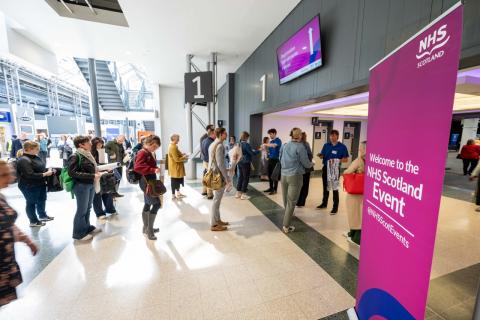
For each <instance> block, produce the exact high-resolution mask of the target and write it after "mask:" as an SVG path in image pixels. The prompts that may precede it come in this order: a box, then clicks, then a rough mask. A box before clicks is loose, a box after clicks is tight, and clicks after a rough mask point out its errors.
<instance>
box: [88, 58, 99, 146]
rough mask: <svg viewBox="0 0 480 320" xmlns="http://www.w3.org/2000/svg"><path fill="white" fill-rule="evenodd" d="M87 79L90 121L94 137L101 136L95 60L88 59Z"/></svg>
mask: <svg viewBox="0 0 480 320" xmlns="http://www.w3.org/2000/svg"><path fill="white" fill-rule="evenodd" d="M88 77H89V79H90V97H91V99H90V100H91V102H92V120H93V128H94V129H95V135H96V136H97V137H101V136H102V127H101V126H100V109H99V105H98V91H97V73H96V70H95V59H92V58H89V59H88Z"/></svg>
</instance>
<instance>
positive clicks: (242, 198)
mask: <svg viewBox="0 0 480 320" xmlns="http://www.w3.org/2000/svg"><path fill="white" fill-rule="evenodd" d="M240 199H241V200H248V199H250V196H247V195H246V194H245V193H244V194H242V196H241V197H240Z"/></svg>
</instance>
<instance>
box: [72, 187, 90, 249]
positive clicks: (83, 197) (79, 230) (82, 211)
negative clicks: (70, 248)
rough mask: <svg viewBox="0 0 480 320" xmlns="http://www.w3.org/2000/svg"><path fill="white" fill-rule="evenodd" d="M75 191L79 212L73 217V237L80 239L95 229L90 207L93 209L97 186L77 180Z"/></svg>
mask: <svg viewBox="0 0 480 320" xmlns="http://www.w3.org/2000/svg"><path fill="white" fill-rule="evenodd" d="M73 193H74V194H75V198H76V199H77V212H76V213H75V217H74V218H73V238H74V239H77V240H79V239H82V238H83V237H85V236H86V235H87V234H89V233H90V232H92V231H93V230H94V229H95V227H94V226H92V225H90V209H92V203H93V196H94V195H95V187H94V186H93V184H86V183H79V182H76V183H75V185H74V186H73Z"/></svg>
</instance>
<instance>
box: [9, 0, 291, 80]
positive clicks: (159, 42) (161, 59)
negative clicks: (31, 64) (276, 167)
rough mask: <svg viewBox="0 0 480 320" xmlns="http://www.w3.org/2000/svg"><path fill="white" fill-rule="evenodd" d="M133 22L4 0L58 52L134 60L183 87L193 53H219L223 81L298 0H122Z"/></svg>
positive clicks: (202, 62) (28, 31)
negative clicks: (86, 16) (61, 13)
mask: <svg viewBox="0 0 480 320" xmlns="http://www.w3.org/2000/svg"><path fill="white" fill-rule="evenodd" d="M119 2H120V5H121V7H122V10H123V11H124V14H125V16H126V19H127V21H128V24H129V25H130V27H129V28H125V27H117V26H112V25H107V24H101V23H95V22H88V21H82V20H77V19H71V18H63V17H60V16H58V14H57V13H56V12H54V10H53V9H52V8H51V7H50V6H49V5H48V4H47V3H46V2H45V1H43V0H21V1H20V0H0V10H1V11H3V12H4V13H5V14H6V15H7V16H8V17H9V18H11V19H13V21H14V22H15V25H16V26H17V27H21V29H20V30H17V31H19V32H21V33H22V34H23V35H25V36H27V37H29V38H31V39H33V40H34V41H36V42H37V43H39V44H40V45H42V46H43V47H46V48H48V49H49V50H51V51H53V52H55V53H57V55H58V56H76V57H84V58H86V57H94V58H96V59H105V60H111V61H124V62H131V63H134V64H136V65H138V66H140V67H142V68H144V69H145V71H146V72H147V74H148V76H149V77H150V78H151V80H152V82H158V83H160V84H162V85H167V86H176V87H178V86H182V85H183V73H184V72H185V68H186V62H185V56H186V54H187V53H192V54H194V55H196V57H197V58H195V59H194V62H195V63H196V64H197V66H198V67H200V68H202V69H204V68H205V66H206V61H207V59H208V58H209V54H210V52H212V51H215V52H218V53H219V57H218V67H219V68H218V77H219V78H218V79H219V85H221V84H222V83H224V79H225V75H226V73H227V72H234V71H235V70H236V69H237V68H238V67H239V66H240V65H241V63H242V62H243V61H244V60H245V59H246V58H247V57H248V56H249V55H250V54H251V53H252V52H253V51H254V50H255V48H256V47H258V46H259V45H260V43H261V42H262V41H263V40H264V39H265V38H266V37H267V36H268V35H269V34H270V33H271V32H272V31H273V29H274V28H275V27H276V26H277V25H278V24H279V23H280V22H281V21H282V20H283V19H284V18H285V17H286V16H287V14H288V13H289V12H290V11H291V10H292V9H293V8H294V7H295V6H296V5H297V4H298V2H299V0H241V1H237V0H120V1H119Z"/></svg>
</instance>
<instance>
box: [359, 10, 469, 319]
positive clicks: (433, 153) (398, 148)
mask: <svg viewBox="0 0 480 320" xmlns="http://www.w3.org/2000/svg"><path fill="white" fill-rule="evenodd" d="M462 17H463V5H462V4H461V3H458V4H456V5H455V6H453V7H452V8H451V9H449V10H448V11H446V12H445V13H444V14H443V15H442V16H440V17H439V18H437V19H436V20H434V21H433V22H432V23H430V24H429V25H428V26H427V27H425V28H424V29H422V30H421V31H420V32H419V33H417V34H416V35H415V36H413V37H412V38H411V39H410V40H408V41H407V42H405V43H404V44H403V45H402V46H400V47H399V48H398V49H396V50H395V51H394V52H393V53H391V54H390V55H389V56H387V57H386V58H384V59H383V60H382V61H380V62H379V63H378V64H377V65H375V66H374V67H372V69H371V71H370V89H369V90H370V94H369V107H368V108H369V109H368V139H367V140H368V144H367V151H368V153H367V156H366V172H365V193H364V204H363V224H362V247H361V251H360V267H359V274H358V277H359V280H358V291H357V304H356V312H357V315H358V318H359V319H360V320H366V319H370V318H373V319H380V318H382V319H383V318H385V319H401V320H409V319H424V316H425V306H426V301H427V295H428V286H429V280H430V270H431V265H432V256H433V248H434V243H435V234H436V228H437V221H438V211H439V207H440V198H441V194H442V185H443V178H444V172H445V162H446V159H445V157H446V152H447V147H448V141H449V133H450V125H451V119H452V109H453V101H454V95H455V86H456V80H457V72H458V65H459V59H460V50H461V38H462ZM419 139H421V140H422V141H435V143H421V144H419V143H416V142H418V141H419Z"/></svg>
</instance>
